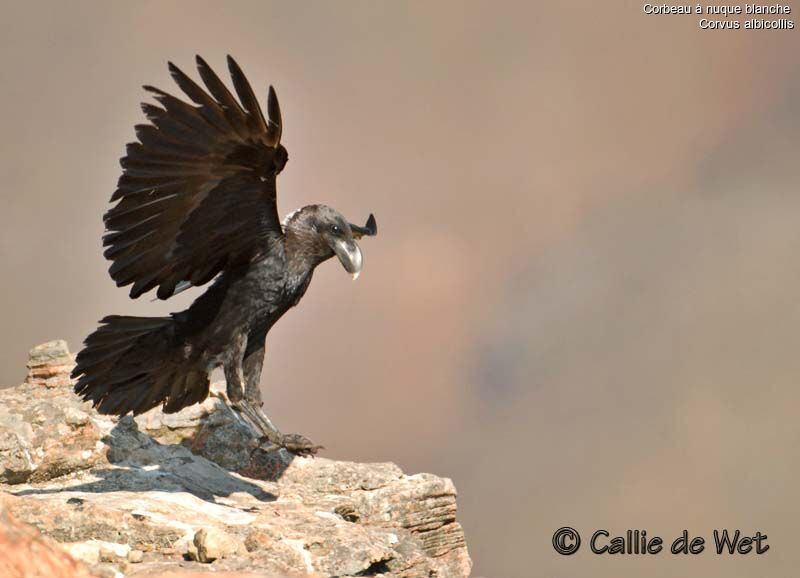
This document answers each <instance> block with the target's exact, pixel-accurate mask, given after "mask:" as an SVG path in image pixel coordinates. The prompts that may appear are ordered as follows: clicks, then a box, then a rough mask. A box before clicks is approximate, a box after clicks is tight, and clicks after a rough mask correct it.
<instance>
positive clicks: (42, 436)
mask: <svg viewBox="0 0 800 578" xmlns="http://www.w3.org/2000/svg"><path fill="white" fill-rule="evenodd" d="M71 367H72V363H71V357H70V356H69V353H68V352H67V350H66V344H64V342H51V343H49V344H45V345H43V346H40V347H37V348H35V349H34V350H33V351H32V354H31V360H30V362H29V377H28V379H27V380H26V382H25V383H24V384H22V385H20V386H18V387H16V388H12V389H7V390H3V391H0V496H3V503H4V505H5V511H6V512H7V513H8V514H10V515H12V516H15V517H16V518H17V519H18V520H22V521H24V522H27V523H28V524H31V525H32V526H34V527H36V528H37V529H38V530H39V531H41V532H42V533H43V534H44V535H46V536H47V537H49V538H50V539H52V540H55V541H56V542H58V543H60V544H61V546H62V547H63V548H64V549H65V550H66V551H68V552H70V553H71V554H72V555H73V556H74V557H75V558H77V559H80V560H84V561H85V562H87V563H88V564H90V566H91V568H92V569H93V570H95V571H99V572H101V573H106V574H108V575H112V574H113V573H115V572H121V573H124V574H131V575H137V574H153V573H160V572H164V571H167V570H181V571H187V570H190V569H194V570H197V571H201V570H204V569H210V568H213V569H214V570H215V571H220V570H227V571H241V572H245V571H248V572H258V573H260V574H261V575H264V574H265V573H266V574H267V575H268V574H270V573H272V574H275V575H286V574H291V575H298V574H305V575H321V576H369V575H393V576H408V577H412V576H414V577H416V576H425V577H430V576H437V577H449V576H454V577H455V576H468V575H469V570H470V566H471V562H470V560H469V556H468V554H467V549H466V545H465V542H464V534H463V531H462V529H461V526H460V525H459V524H458V522H456V499H455V498H456V491H455V488H454V486H453V484H452V482H451V481H450V480H448V479H445V478H438V477H436V476H433V475H430V474H418V475H414V476H408V475H404V474H403V472H402V471H401V470H400V469H399V468H398V467H397V466H395V465H394V464H391V463H383V464H359V463H352V462H338V461H332V460H328V459H325V458H297V457H293V456H291V455H290V454H288V453H286V452H285V451H284V450H276V449H275V448H269V447H267V448H263V447H257V445H258V444H257V442H255V441H254V436H253V434H252V432H251V431H250V429H249V428H248V427H247V426H246V425H245V424H244V423H242V422H241V421H240V420H239V419H238V418H237V414H236V413H235V412H233V411H231V410H230V408H229V407H228V405H227V403H226V401H225V398H224V395H223V394H222V393H221V392H220V391H219V389H218V388H215V389H214V390H213V391H212V395H210V396H209V398H208V399H207V400H206V401H205V402H204V403H202V404H198V405H196V406H193V407H191V408H187V409H186V410H184V411H183V412H180V413H178V414H173V415H165V414H163V413H161V412H160V410H153V411H152V412H149V413H148V414H145V415H142V416H139V417H138V418H137V419H136V420H133V419H132V418H130V417H126V418H122V419H120V420H117V419H115V418H110V417H108V416H101V415H98V414H97V413H96V412H94V411H93V410H92V409H91V407H90V406H89V405H88V404H86V403H84V402H81V401H80V400H79V399H78V398H77V396H75V395H74V394H73V392H72V389H71V385H72V384H71V382H70V380H69V378H68V373H69V371H70V369H71Z"/></svg>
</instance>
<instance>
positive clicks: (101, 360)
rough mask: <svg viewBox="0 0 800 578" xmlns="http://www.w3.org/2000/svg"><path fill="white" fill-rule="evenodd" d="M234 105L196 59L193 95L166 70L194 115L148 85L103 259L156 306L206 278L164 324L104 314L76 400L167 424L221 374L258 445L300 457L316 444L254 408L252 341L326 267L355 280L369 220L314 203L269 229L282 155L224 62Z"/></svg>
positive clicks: (238, 75) (275, 126)
mask: <svg viewBox="0 0 800 578" xmlns="http://www.w3.org/2000/svg"><path fill="white" fill-rule="evenodd" d="M228 68H229V69H230V73H231V78H232V80H233V87H234V89H235V92H236V94H237V95H238V100H237V99H236V98H235V97H234V95H233V94H232V93H231V92H230V91H229V90H228V89H227V88H226V86H225V84H224V83H223V82H222V81H221V80H220V79H219V77H218V76H217V75H216V74H215V73H214V71H212V70H211V68H210V67H209V66H208V64H206V62H205V61H204V60H203V59H202V58H200V57H199V56H198V57H197V69H198V71H199V73H200V77H201V78H202V80H203V83H204V84H205V89H204V88H202V87H201V86H199V85H198V84H197V83H195V82H194V81H193V80H192V79H190V78H189V77H188V76H187V75H186V74H184V73H183V72H181V70H179V69H178V68H177V67H176V66H175V65H174V64H172V63H170V64H169V70H170V73H171V74H172V77H173V78H174V79H175V82H176V83H177V84H178V86H179V87H180V88H181V89H182V90H183V92H184V93H186V95H187V96H188V97H189V99H190V100H191V101H192V102H193V104H189V103H187V102H184V101H182V100H180V99H178V98H176V97H174V96H172V95H170V94H167V93H166V92H163V91H161V90H159V89H157V88H154V87H151V86H145V87H144V88H145V90H147V91H148V92H150V93H152V94H153V95H154V98H155V99H156V100H157V101H158V102H159V104H160V105H161V106H156V105H153V104H147V103H144V104H142V110H143V111H144V113H145V115H147V118H148V119H149V120H150V124H140V125H137V126H136V136H137V137H138V142H134V143H130V144H129V145H128V146H127V150H126V156H124V157H123V158H122V159H121V161H120V162H121V165H122V167H123V173H122V176H121V177H120V179H119V183H118V185H117V190H116V191H115V192H114V194H113V195H112V197H111V202H115V201H116V202H117V203H116V205H114V206H113V207H112V208H111V209H110V210H109V211H108V212H107V213H106V214H105V216H104V221H105V225H106V230H107V232H106V234H105V236H104V237H103V244H104V246H106V247H107V248H106V250H105V253H104V255H105V257H106V258H108V259H109V260H111V261H112V265H111V267H110V269H109V273H110V274H111V277H112V278H113V279H114V281H116V283H117V286H125V285H132V287H131V290H130V296H131V297H133V298H136V297H139V296H140V295H142V294H144V293H146V292H147V291H149V290H151V289H155V288H157V295H158V297H159V298H160V299H168V298H169V297H171V296H172V295H174V294H175V293H177V292H179V291H181V290H182V289H183V288H186V287H188V286H199V285H203V284H205V283H208V282H209V281H212V280H213V283H212V284H211V286H210V287H209V288H208V290H207V291H206V292H205V293H203V294H202V295H201V296H200V297H199V298H198V299H197V300H195V301H194V303H192V305H191V306H190V307H189V308H188V309H186V310H185V311H181V312H179V313H173V314H172V315H170V316H169V317H127V316H118V315H112V316H109V317H106V318H104V319H102V320H101V321H100V323H101V325H100V327H99V328H98V329H97V330H96V331H95V332H94V333H92V334H91V335H89V337H87V338H86V341H85V343H84V345H85V347H84V349H83V350H82V351H81V352H80V353H79V354H78V357H77V365H76V367H75V370H74V371H73V374H72V375H73V377H75V378H77V379H78V381H77V384H76V385H75V391H76V392H77V393H78V394H80V395H81V396H82V397H83V398H84V399H87V400H91V401H92V402H93V403H94V406H95V407H96V408H97V410H98V411H99V412H100V413H105V414H115V415H124V414H126V413H128V412H133V413H134V414H140V413H142V412H145V411H147V410H149V409H151V408H154V407H156V406H158V405H163V409H164V411H165V412H168V413H170V412H176V411H179V410H180V409H182V408H184V407H186V406H189V405H192V404H194V403H198V402H200V401H202V400H204V399H205V398H206V396H207V395H208V388H209V373H210V372H211V371H212V370H213V369H214V368H216V367H220V366H222V367H223V369H224V372H225V379H226V381H227V393H228V398H229V399H230V401H231V403H232V404H233V406H234V407H235V408H236V409H237V410H238V411H239V412H240V413H241V415H243V416H244V417H245V418H246V419H247V421H249V422H250V423H251V425H253V426H255V427H257V428H258V429H259V430H260V432H261V434H263V436H265V437H266V438H267V439H269V441H271V442H272V443H274V444H277V445H278V446H281V447H285V448H287V449H288V450H290V451H292V452H295V453H298V454H313V453H315V452H316V451H317V449H319V447H320V446H316V445H314V444H313V443H312V442H311V441H309V440H308V439H307V438H305V437H303V436H301V435H297V434H291V435H287V434H282V433H280V432H279V431H278V430H277V429H276V428H275V427H274V426H273V425H272V423H271V422H270V420H269V419H268V418H267V416H266V415H265V414H264V412H263V411H262V409H261V406H262V402H261V392H260V389H259V380H260V377H261V367H262V364H263V361H264V340H265V338H266V335H267V332H268V331H269V330H270V328H271V327H272V325H273V324H274V323H275V322H276V321H277V320H278V319H279V318H280V317H281V316H282V315H283V314H284V313H286V311H287V310H288V309H290V308H291V307H293V306H294V305H297V303H298V302H299V301H300V298H301V297H302V296H303V294H304V293H305V291H306V289H307V288H308V284H309V282H310V281H311V276H312V274H313V272H314V268H315V267H316V266H317V265H319V264H320V263H322V262H323V261H325V260H327V259H329V258H331V257H333V256H334V255H335V256H337V257H338V258H339V261H341V263H342V265H343V266H344V268H345V270H346V271H347V272H348V273H350V274H352V275H353V277H354V278H355V277H357V276H358V274H359V273H360V271H361V264H362V256H361V249H360V248H359V246H358V244H356V239H359V238H361V237H362V236H363V235H375V234H376V232H377V230H376V224H375V218H374V217H373V216H372V215H370V216H369V219H368V220H367V224H366V225H365V226H364V227H359V226H356V225H352V224H350V223H349V222H348V221H347V220H346V219H345V218H344V217H342V215H340V214H339V213H338V212H336V211H334V210H333V209H331V208H330V207H327V206H324V205H309V206H306V207H303V208H301V209H298V210H297V211H295V212H293V213H291V214H290V215H289V216H288V217H287V218H286V219H285V220H284V221H283V222H281V220H280V218H279V217H278V208H277V204H276V177H277V175H278V173H280V172H281V170H282V169H283V167H284V166H285V164H286V161H287V158H288V155H287V153H286V149H285V148H284V147H283V145H281V143H280V141H281V132H282V122H281V112H280V108H279V106H278V98H277V96H276V95H275V91H274V89H273V88H272V87H271V86H270V88H269V96H268V99H267V112H268V118H267V119H265V118H264V115H263V113H262V112H261V108H260V106H259V104H258V101H257V100H256V97H255V95H254V93H253V90H252V88H251V87H250V84H249V83H248V81H247V79H246V78H245V76H244V74H243V73H242V71H241V69H240V68H239V66H238V65H237V64H236V62H235V61H234V60H233V59H232V58H231V57H230V56H229V57H228Z"/></svg>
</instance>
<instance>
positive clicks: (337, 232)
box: [331, 225, 342, 235]
mask: <svg viewBox="0 0 800 578" xmlns="http://www.w3.org/2000/svg"><path fill="white" fill-rule="evenodd" d="M331 233H333V234H334V235H341V234H342V229H341V228H340V227H339V225H331Z"/></svg>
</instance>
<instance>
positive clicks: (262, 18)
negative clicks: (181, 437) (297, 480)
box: [0, 1, 800, 578]
mask: <svg viewBox="0 0 800 578" xmlns="http://www.w3.org/2000/svg"><path fill="white" fill-rule="evenodd" d="M3 15H4V17H3V19H2V22H0V65H1V66H0V77H1V80H2V84H1V86H2V87H3V90H2V91H0V110H2V111H3V116H2V124H3V131H2V137H0V177H1V178H2V189H0V191H1V192H0V218H2V226H0V264H1V265H2V271H4V273H3V275H4V277H3V280H4V282H3V289H4V294H3V297H4V298H3V299H2V301H0V308H2V310H0V315H2V320H3V327H4V330H3V331H2V332H0V351H1V352H2V353H0V356H2V357H1V359H2V363H0V376H2V383H3V384H5V385H13V384H16V383H18V382H20V381H21V380H22V379H23V377H24V372H25V368H24V363H25V358H26V352H27V350H28V349H29V348H31V347H32V346H34V345H36V344H37V343H41V342H43V341H46V340H49V339H54V338H65V339H67V340H68V341H69V344H70V346H71V348H72V349H73V350H74V351H75V350H77V349H78V348H79V346H80V342H81V340H82V339H83V338H84V337H85V336H86V335H87V334H88V333H89V332H90V331H92V330H93V329H94V327H95V324H96V321H97V320H98V319H99V318H100V317H102V316H104V315H107V314H110V313H116V314H139V315H156V314H164V313H167V312H170V311H176V310H179V309H181V308H184V307H186V306H187V304H188V303H189V302H190V301H191V299H193V298H194V297H195V296H196V295H197V293H193V294H191V295H183V296H181V297H178V298H175V299H173V300H170V301H169V302H167V303H161V302H157V303H152V302H150V301H149V297H144V298H141V299H139V300H137V301H131V300H130V299H129V298H128V297H127V291H126V290H124V289H117V288H116V287H115V286H114V284H113V282H112V281H111V279H110V278H109V276H108V274H107V271H106V270H107V263H106V262H105V261H104V259H103V257H102V247H101V242H100V236H101V234H102V230H103V224H102V214H103V212H104V211H105V210H106V209H107V208H108V204H107V202H108V199H109V197H110V195H111V192H112V191H113V189H114V185H115V182H116V179H117V177H118V176H119V172H120V169H119V165H118V158H119V157H120V156H122V154H123V153H124V145H125V143H126V142H129V141H130V140H132V139H133V125H134V124H136V123H137V122H141V121H142V114H141V112H140V110H139V107H138V103H139V102H140V101H142V100H145V99H146V98H147V97H146V94H145V93H144V91H143V90H142V89H141V85H142V84H154V85H156V86H159V87H162V88H166V89H168V90H176V91H177V89H176V88H175V89H173V88H172V82H171V80H170V78H169V74H168V72H167V68H166V62H167V60H172V61H174V62H175V63H176V64H178V65H179V66H181V67H182V68H183V69H184V70H185V71H186V72H191V73H194V71H193V70H192V64H193V57H194V54H196V53H200V54H202V55H203V56H204V57H205V58H206V59H207V60H208V61H209V63H210V64H211V65H212V66H213V67H215V68H217V69H218V70H219V72H220V73H222V72H223V71H224V57H225V54H228V53H230V54H232V55H234V56H235V57H236V59H237V60H238V61H239V63H240V64H241V65H242V67H243V69H244V71H245V73H246V74H247V75H248V77H249V78H250V80H251V82H252V84H253V86H254V88H255V89H256V92H257V94H258V95H259V96H260V98H261V99H262V102H263V100H264V99H265V97H266V88H267V86H268V85H269V84H270V83H271V84H274V85H275V88H276V89H277V92H278V96H279V98H280V101H281V107H282V109H283V117H284V126H285V128H284V136H283V142H284V144H285V145H286V147H287V148H288V150H289V155H290V161H289V164H288V165H287V167H286V169H285V171H284V172H283V173H282V174H281V176H280V178H279V183H278V187H279V207H280V210H281V212H282V213H284V214H285V213H288V212H289V211H291V210H293V209H294V208H296V207H299V206H302V205H304V204H308V203H311V202H324V203H327V204H330V205H332V206H334V207H336V208H337V209H338V210H340V211H341V212H343V213H344V214H345V215H347V216H348V217H349V218H350V219H351V220H352V221H354V222H361V221H363V220H364V219H365V218H366V216H367V215H368V214H369V213H370V212H374V213H375V215H376V217H377V220H378V226H379V236H378V237H377V238H375V239H365V240H364V242H363V243H362V248H363V251H364V256H365V264H364V271H363V273H362V275H361V278H360V279H359V280H358V282H357V283H353V282H352V281H350V278H349V276H348V275H346V274H345V273H344V271H342V270H341V267H339V266H338V265H337V264H335V263H334V262H331V263H327V264H325V265H324V266H322V267H321V268H320V269H319V270H318V272H317V274H316V275H315V280H314V283H313V284H312V286H311V288H310V290H309V292H308V294H307V296H306V297H305V298H304V300H303V302H302V304H301V306H300V307H299V308H297V309H295V310H293V311H292V312H290V313H289V314H287V316H286V317H285V318H284V319H283V320H282V321H281V322H280V323H279V324H278V325H277V326H276V327H275V328H274V329H273V330H272V332H271V333H270V336H269V339H268V342H267V361H266V366H265V370H264V376H263V380H262V384H263V388H264V394H265V398H266V402H267V405H266V409H267V411H268V414H269V415H270V416H271V417H272V418H273V419H274V421H275V422H276V423H277V424H278V425H279V426H280V427H281V428H282V429H284V430H285V431H299V432H302V433H304V434H306V435H308V436H309V437H310V438H311V439H313V440H315V441H317V442H319V443H322V444H324V445H325V446H326V448H328V449H327V450H326V452H325V455H326V456H327V457H331V458H338V459H352V460H374V461H395V462H397V463H399V464H400V465H401V466H402V467H403V468H404V469H405V470H406V471H407V472H409V473H413V472H417V471H422V470H427V471H432V472H433V473H436V474H439V475H443V476H449V477H452V478H453V479H454V481H455V483H456V486H457V487H458V489H459V507H460V510H459V519H460V521H461V522H462V523H463V525H464V527H465V529H466V532H467V542H468V545H469V548H470V552H471V554H472V556H473V559H474V561H475V573H476V575H483V576H491V577H520V578H523V577H525V578H527V577H530V576H588V575H592V576H615V577H624V576H631V577H638V576H641V575H643V574H645V573H646V574H647V575H648V576H650V577H652V578H656V577H659V576H664V577H667V576H675V575H698V576H699V575H702V576H709V577H713V576H725V577H726V578H736V577H744V576H753V575H758V576H787V575H789V574H790V573H791V572H790V570H789V569H790V568H792V569H794V568H796V567H797V564H798V563H800V555H798V553H797V549H796V548H795V546H794V544H793V539H794V536H793V533H794V532H795V530H796V520H797V517H798V514H800V508H798V500H797V498H796V493H797V492H796V488H797V485H798V481H799V480H798V474H800V467H798V465H797V464H798V462H797V459H796V457H795V456H796V452H797V447H798V443H800V426H798V420H797V418H796V417H795V414H796V408H797V406H798V403H799V402H800V393H798V388H797V385H796V382H797V376H798V375H800V355H798V351H800V338H798V327H800V310H799V309H798V306H797V295H798V293H799V292H800V266H799V265H798V259H797V254H798V252H799V251H798V250H800V227H798V214H800V213H799V212H798V211H800V197H799V196H798V184H800V183H799V182H798V175H797V168H796V167H797V161H796V156H797V151H798V150H799V145H800V114H799V113H798V107H797V103H798V101H800V80H798V79H800V75H799V74H798V72H800V70H798V69H799V68H800V66H799V65H800V58H799V57H798V54H800V52H798V48H800V46H798V34H800V32H798V31H797V30H793V31H786V30H784V31H745V30H738V31H735V30H734V31H730V30H727V31H701V30H699V28H698V25H697V20H698V18H697V17H696V15H692V16H655V15H652V16H647V15H644V14H643V12H642V3H636V2H621V1H618V2H569V3H565V2H546V3H530V2H528V3H516V4H512V3H488V2H472V3H461V2H459V3H423V2H411V3H405V2H393V3H388V2H364V3H354V2H339V3H324V2H304V3H298V4H291V5H289V4H288V3H272V2H264V1H259V2H225V3H222V2H175V1H167V2H155V1H150V2H137V3H125V4H123V3H108V2H99V1H92V2H69V3H67V2H63V3H62V2H29V3H26V4H24V8H23V4H22V3H13V4H12V3H8V4H7V5H5V9H4V10H3ZM563 525H571V526H574V527H576V528H577V529H578V530H580V531H581V533H582V534H584V541H585V543H586V542H587V541H588V536H589V535H590V534H591V532H592V531H593V530H595V529H599V528H605V529H608V530H609V531H610V532H613V533H617V534H624V532H625V530H627V529H646V530H647V531H648V533H649V534H650V535H659V536H662V537H664V538H665V540H666V539H668V538H672V537H674V535H677V534H678V533H679V532H680V531H681V530H683V529H688V530H689V531H690V533H692V534H693V535H701V536H704V537H705V538H706V539H709V538H710V537H711V532H712V530H713V529H715V528H724V527H727V528H731V529H736V528H739V529H741V530H742V531H743V532H747V533H753V532H755V531H756V530H761V531H762V532H765V533H767V534H768V535H769V541H768V543H769V544H770V545H771V550H770V551H769V553H768V554H766V555H763V556H761V557H756V556H753V555H750V556H748V557H746V558H739V557H718V556H716V554H713V553H711V552H710V551H707V552H705V553H704V554H703V555H700V556H696V557H692V558H690V559H684V558H681V557H675V556H672V555H668V554H664V553H662V554H660V555H659V556H655V557H618V558H611V559H609V558H608V557H600V556H595V555H592V554H591V553H589V552H588V551H587V550H586V546H584V547H583V548H582V549H581V551H580V552H578V553H577V554H576V555H574V556H571V557H561V556H559V555H557V554H556V553H555V552H554V551H553V548H552V545H551V542H550V540H551V536H552V533H553V532H554V530H555V529H556V528H558V527H560V526H563Z"/></svg>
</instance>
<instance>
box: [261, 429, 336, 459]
mask: <svg viewBox="0 0 800 578" xmlns="http://www.w3.org/2000/svg"><path fill="white" fill-rule="evenodd" d="M270 441H272V440H270ZM273 443H275V444H276V445H278V446H280V447H282V448H285V449H286V450H288V451H289V452H291V453H293V454H295V455H296V456H306V457H313V456H315V455H316V453H317V452H318V451H319V450H321V449H325V448H324V446H318V445H316V444H315V443H314V442H312V441H311V440H310V439H308V438H307V437H305V436H302V435H300V434H280V439H279V440H278V441H274V442H273Z"/></svg>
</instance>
